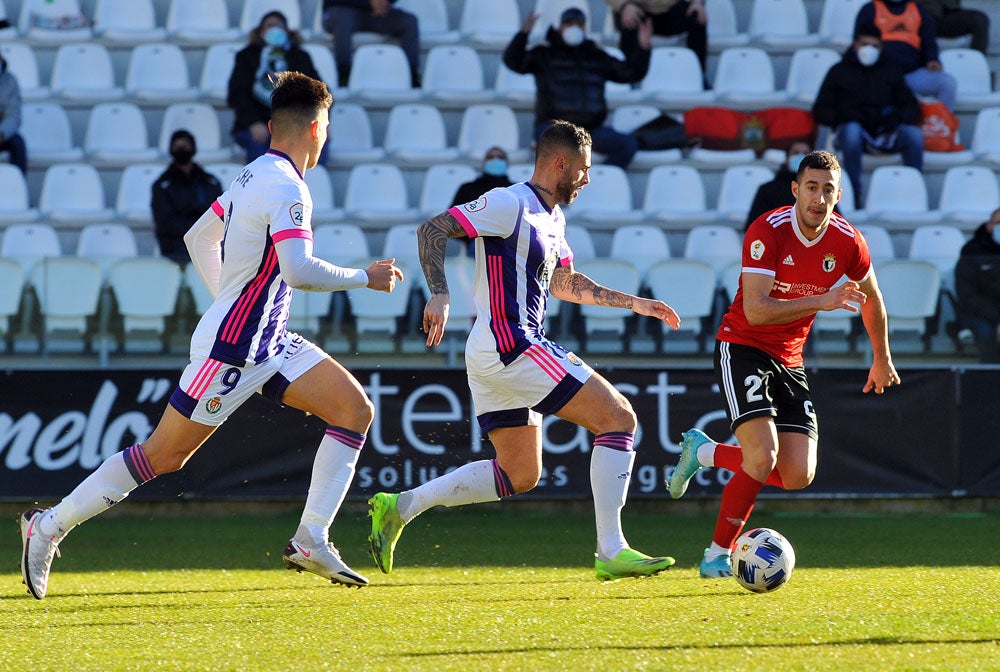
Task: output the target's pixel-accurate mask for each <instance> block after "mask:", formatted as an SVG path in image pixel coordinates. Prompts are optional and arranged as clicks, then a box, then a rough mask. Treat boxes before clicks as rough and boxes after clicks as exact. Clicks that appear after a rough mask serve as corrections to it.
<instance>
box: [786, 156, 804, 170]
mask: <svg viewBox="0 0 1000 672" xmlns="http://www.w3.org/2000/svg"><path fill="white" fill-rule="evenodd" d="M804 158H806V155H805V154H792V155H791V156H789V157H788V170H790V171H792V172H793V173H798V172H799V166H800V165H801V164H802V159H804Z"/></svg>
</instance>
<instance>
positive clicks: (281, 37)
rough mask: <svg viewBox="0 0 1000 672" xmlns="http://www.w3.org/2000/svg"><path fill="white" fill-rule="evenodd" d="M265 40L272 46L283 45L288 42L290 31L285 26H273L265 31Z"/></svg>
mask: <svg viewBox="0 0 1000 672" xmlns="http://www.w3.org/2000/svg"><path fill="white" fill-rule="evenodd" d="M264 42H265V43H267V44H269V45H271V46H272V47H283V46H285V44H287V43H288V33H287V32H285V29H284V28H281V27H279V26H271V27H270V28H268V29H267V30H266V31H264Z"/></svg>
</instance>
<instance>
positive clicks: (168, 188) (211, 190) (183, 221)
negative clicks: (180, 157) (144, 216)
mask: <svg viewBox="0 0 1000 672" xmlns="http://www.w3.org/2000/svg"><path fill="white" fill-rule="evenodd" d="M221 194H222V185H221V184H220V183H219V180H218V178H216V177H215V176H214V175H211V174H209V173H206V172H205V170H204V169H202V167H201V166H199V165H198V164H194V165H193V166H192V167H191V174H190V175H185V174H184V173H183V172H182V171H181V170H179V169H178V168H177V167H176V166H175V165H174V164H172V163H171V164H170V165H169V166H168V167H167V169H166V170H165V171H163V174H162V175H160V176H159V177H158V178H156V181H155V182H153V201H152V207H153V226H154V229H155V231H156V241H157V242H158V243H159V245H160V252H161V253H162V254H163V256H165V257H167V258H168V259H173V260H174V261H183V262H187V261H191V257H190V256H189V255H188V251H187V247H186V246H185V245H184V234H185V233H187V232H188V229H190V228H191V225H192V224H194V223H195V222H196V221H198V218H199V217H201V216H202V215H203V214H204V212H205V211H206V210H208V209H209V207H211V205H212V202H213V201H214V200H215V199H217V198H218V197H219V196H220V195H221Z"/></svg>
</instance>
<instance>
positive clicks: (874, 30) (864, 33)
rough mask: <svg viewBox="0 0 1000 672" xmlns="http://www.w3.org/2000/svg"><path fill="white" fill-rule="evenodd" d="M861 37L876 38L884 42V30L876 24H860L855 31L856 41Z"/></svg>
mask: <svg viewBox="0 0 1000 672" xmlns="http://www.w3.org/2000/svg"><path fill="white" fill-rule="evenodd" d="M859 37H874V38H877V39H878V40H879V41H880V42H881V41H882V29H881V28H879V27H878V26H876V25H875V24H874V23H859V24H858V25H857V27H856V28H855V29H854V39H855V40H856V39H858V38H859Z"/></svg>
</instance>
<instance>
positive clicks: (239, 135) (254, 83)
mask: <svg viewBox="0 0 1000 672" xmlns="http://www.w3.org/2000/svg"><path fill="white" fill-rule="evenodd" d="M248 40H249V44H248V45H247V46H246V47H244V48H243V49H242V50H240V51H239V52H238V53H237V54H236V63H235V64H234V65H233V72H232V74H231V75H230V76H229V94H228V96H227V97H226V104H227V105H229V107H231V108H232V109H233V112H234V113H235V119H234V120H233V130H232V134H233V140H234V141H235V142H236V144H237V145H239V146H240V147H242V148H243V149H245V150H246V151H247V156H246V161H247V163H250V162H251V161H253V160H254V159H256V158H257V157H258V156H260V155H261V154H263V153H264V152H266V151H267V148H268V146H269V145H270V144H271V133H270V132H269V131H268V130H267V121H268V119H270V118H271V91H272V89H273V88H274V87H273V86H272V85H271V82H270V80H269V79H268V75H272V74H274V73H277V72H284V71H286V70H291V71H294V72H301V73H302V74H303V75H307V76H309V77H312V78H313V79H320V76H319V73H318V72H316V66H315V65H313V61H312V57H311V56H309V52H307V51H306V50H304V49H302V48H301V47H300V46H299V45H301V44H302V38H301V37H300V36H299V35H298V34H297V33H295V32H294V31H290V30H289V29H288V20H287V19H286V18H285V15H284V14H282V13H281V12H268V13H267V14H265V15H264V16H263V17H262V18H261V20H260V24H258V26H257V27H256V28H255V29H254V30H252V31H251V32H250V35H249V38H248ZM324 163H326V152H325V147H324V152H323V153H322V154H320V164H324ZM199 214H200V213H199Z"/></svg>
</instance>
